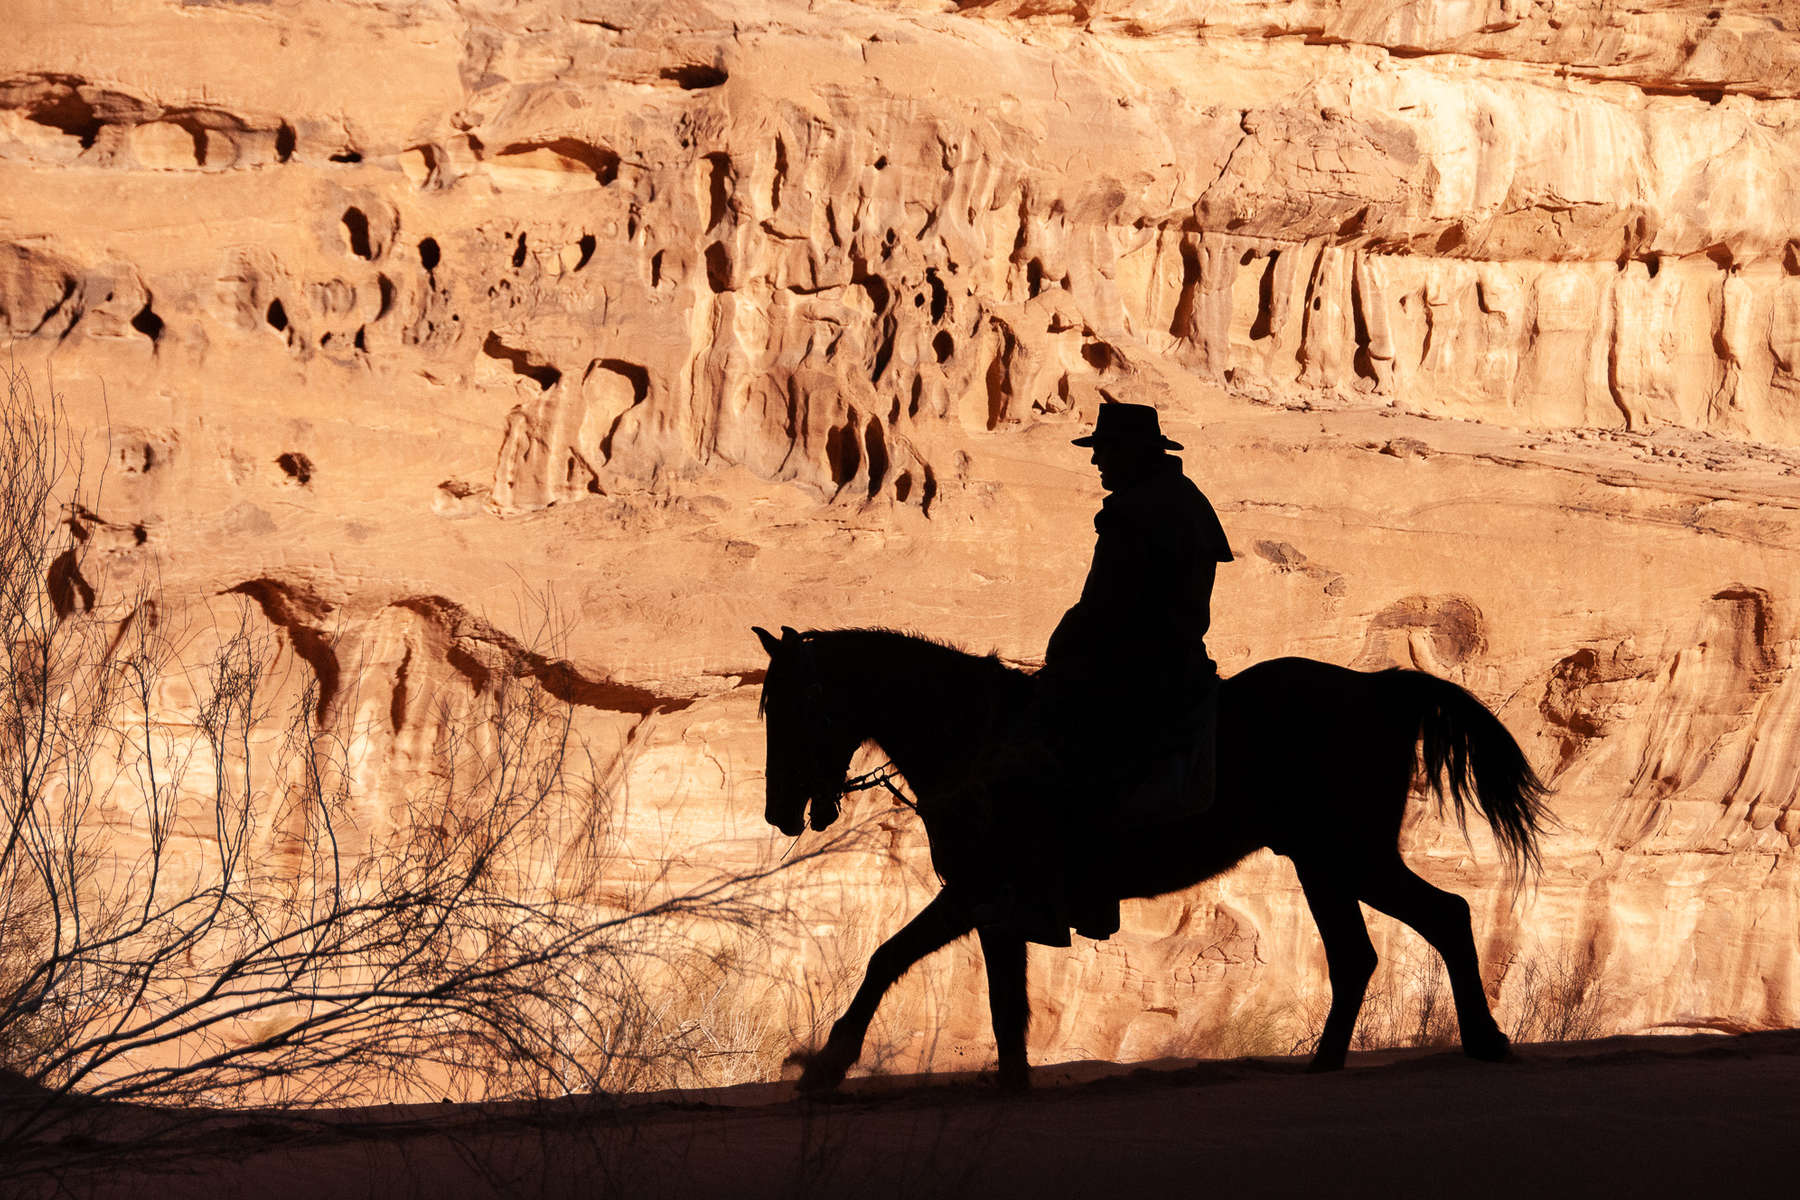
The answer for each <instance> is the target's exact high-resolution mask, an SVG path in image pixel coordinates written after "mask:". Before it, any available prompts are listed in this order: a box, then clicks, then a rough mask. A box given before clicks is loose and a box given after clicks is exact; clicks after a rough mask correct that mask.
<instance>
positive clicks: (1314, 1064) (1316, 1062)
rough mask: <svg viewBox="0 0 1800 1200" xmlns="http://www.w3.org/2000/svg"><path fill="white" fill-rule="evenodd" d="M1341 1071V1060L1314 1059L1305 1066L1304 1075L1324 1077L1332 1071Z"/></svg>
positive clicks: (1342, 1064) (1342, 1061) (1342, 1065)
mask: <svg viewBox="0 0 1800 1200" xmlns="http://www.w3.org/2000/svg"><path fill="white" fill-rule="evenodd" d="M1343 1069H1344V1060H1343V1059H1341V1058H1337V1059H1331V1058H1315V1059H1313V1060H1312V1061H1311V1062H1309V1063H1307V1064H1306V1073H1307V1074H1308V1075H1324V1074H1327V1073H1329V1072H1332V1071H1341V1070H1343Z"/></svg>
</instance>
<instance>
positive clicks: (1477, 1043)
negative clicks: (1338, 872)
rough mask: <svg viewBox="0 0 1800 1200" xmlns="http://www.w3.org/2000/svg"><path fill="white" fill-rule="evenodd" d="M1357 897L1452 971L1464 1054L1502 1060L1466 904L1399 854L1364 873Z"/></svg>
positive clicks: (1500, 1036)
mask: <svg viewBox="0 0 1800 1200" xmlns="http://www.w3.org/2000/svg"><path fill="white" fill-rule="evenodd" d="M1361 892H1362V898H1363V899H1364V900H1367V901H1368V902H1369V904H1370V905H1371V906H1372V907H1374V908H1377V909H1379V910H1381V911H1382V912H1384V913H1386V914H1387V915H1388V916H1390V917H1393V918H1394V919H1396V920H1399V921H1404V922H1405V923H1406V924H1408V925H1410V926H1412V927H1413V928H1414V929H1416V930H1418V932H1419V935H1420V936H1421V937H1423V938H1424V939H1425V940H1426V941H1427V942H1429V943H1431V946H1432V948H1433V949H1434V950H1436V951H1437V952H1438V953H1439V954H1441V955H1443V957H1444V966H1445V967H1447V968H1449V971H1450V991H1451V994H1452V995H1453V996H1454V997H1455V998H1456V1022H1457V1025H1458V1026H1459V1027H1460V1029H1461V1030H1462V1044H1463V1053H1465V1054H1467V1055H1468V1056H1469V1057H1470V1058H1479V1059H1484V1060H1486V1061H1488V1062H1495V1061H1498V1060H1499V1059H1502V1058H1505V1057H1506V1053H1507V1047H1508V1045H1509V1044H1510V1043H1509V1042H1508V1040H1507V1037H1506V1035H1505V1034H1504V1033H1502V1032H1500V1026H1499V1025H1497V1024H1495V1022H1494V1013H1493V1010H1492V1009H1490V1008H1489V1007H1488V1001H1487V992H1486V991H1485V990H1484V989H1483V988H1482V986H1481V962H1480V959H1479V958H1478V957H1477V956H1476V953H1475V935H1474V933H1473V932H1472V930H1471V927H1470V924H1469V903H1468V901H1466V900H1464V899H1463V898H1462V897H1461V896H1458V895H1456V894H1455V893H1453V892H1446V891H1443V890H1442V889H1440V888H1435V887H1432V886H1431V885H1430V884H1429V883H1426V882H1425V881H1424V880H1423V879H1421V878H1419V877H1418V876H1417V875H1415V874H1414V873H1413V871H1412V868H1410V867H1408V866H1407V865H1406V864H1405V863H1404V862H1402V861H1400V857H1399V855H1398V854H1396V855H1395V856H1394V857H1393V859H1392V860H1391V861H1389V862H1387V863H1386V864H1384V865H1383V866H1381V867H1379V868H1377V869H1376V870H1373V871H1370V872H1369V873H1368V875H1367V877H1366V878H1365V880H1364V882H1363V887H1362V889H1361Z"/></svg>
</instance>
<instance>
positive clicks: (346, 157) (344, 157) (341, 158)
mask: <svg viewBox="0 0 1800 1200" xmlns="http://www.w3.org/2000/svg"><path fill="white" fill-rule="evenodd" d="M331 161H332V162H335V163H359V162H361V161H362V153H361V152H360V151H357V150H339V151H338V152H337V153H336V154H333V155H332V156H331Z"/></svg>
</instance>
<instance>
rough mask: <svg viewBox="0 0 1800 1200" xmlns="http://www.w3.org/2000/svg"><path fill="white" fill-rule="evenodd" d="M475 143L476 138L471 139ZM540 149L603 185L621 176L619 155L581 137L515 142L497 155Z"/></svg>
mask: <svg viewBox="0 0 1800 1200" xmlns="http://www.w3.org/2000/svg"><path fill="white" fill-rule="evenodd" d="M470 144H471V145H473V144H474V139H473V138H471V139H470ZM538 150H548V151H549V152H550V153H552V154H554V155H556V156H557V157H558V158H565V159H567V160H569V161H570V162H572V163H576V164H578V165H580V166H581V167H584V168H586V169H587V170H589V171H592V172H593V173H594V179H595V181H596V182H598V183H599V184H601V185H602V186H604V185H606V184H609V183H611V182H612V181H613V180H615V179H617V178H618V177H619V162H620V159H619V156H618V154H616V153H615V152H613V151H611V150H608V149H607V148H606V147H605V146H596V145H594V144H593V143H592V142H584V141H582V140H581V139H580V138H572V137H562V138H554V139H552V140H550V141H547V142H514V143H512V144H511V145H509V146H507V147H506V148H505V149H503V150H501V151H500V153H499V154H498V155H497V156H496V157H499V158H505V157H507V156H508V155H512V154H531V153H534V152H535V151H538Z"/></svg>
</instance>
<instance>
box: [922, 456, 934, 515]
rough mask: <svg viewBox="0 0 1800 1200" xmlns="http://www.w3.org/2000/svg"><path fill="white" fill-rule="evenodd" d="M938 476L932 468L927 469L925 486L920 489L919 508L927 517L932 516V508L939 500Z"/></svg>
mask: <svg viewBox="0 0 1800 1200" xmlns="http://www.w3.org/2000/svg"><path fill="white" fill-rule="evenodd" d="M937 492H938V485H937V476H936V475H935V474H933V473H932V470H931V468H930V467H926V468H925V485H924V486H923V487H922V488H920V489H919V508H920V510H921V511H923V512H924V514H925V515H926V516H928V517H929V516H930V515H931V506H932V504H933V502H935V501H936V500H937Z"/></svg>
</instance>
